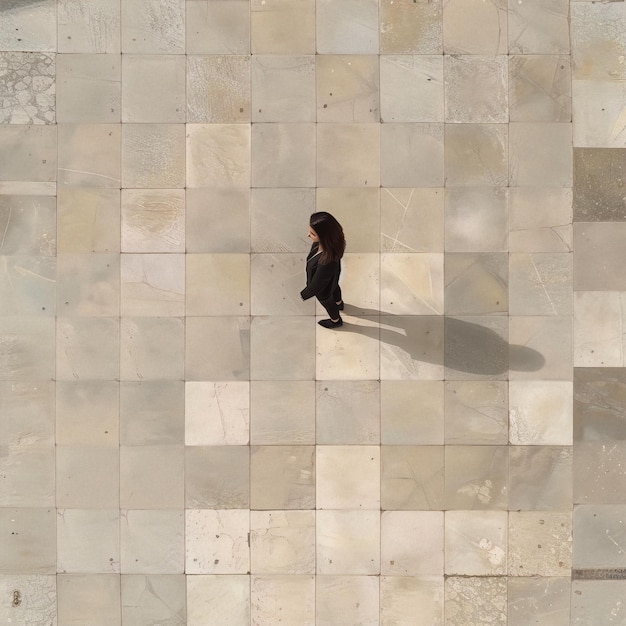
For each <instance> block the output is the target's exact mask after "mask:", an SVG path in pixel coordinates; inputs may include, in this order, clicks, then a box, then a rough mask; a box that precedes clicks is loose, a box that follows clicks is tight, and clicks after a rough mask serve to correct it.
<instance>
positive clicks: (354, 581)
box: [315, 576, 379, 626]
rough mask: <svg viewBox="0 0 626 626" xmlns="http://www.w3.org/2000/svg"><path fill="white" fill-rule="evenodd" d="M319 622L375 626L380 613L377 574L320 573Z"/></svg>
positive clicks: (320, 625)
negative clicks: (343, 574) (341, 574)
mask: <svg viewBox="0 0 626 626" xmlns="http://www.w3.org/2000/svg"><path fill="white" fill-rule="evenodd" d="M315 597H316V606H315V609H316V622H315V623H316V624H317V626H339V624H346V623H347V624H359V625H360V626H374V625H375V624H378V623H379V622H378V616H379V584H378V577H376V576H318V577H317V578H316V579H315Z"/></svg>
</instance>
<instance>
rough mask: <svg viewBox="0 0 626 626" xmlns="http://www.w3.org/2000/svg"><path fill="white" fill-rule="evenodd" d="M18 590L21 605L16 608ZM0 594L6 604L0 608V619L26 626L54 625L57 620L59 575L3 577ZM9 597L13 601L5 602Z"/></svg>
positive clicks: (0, 579)
mask: <svg viewBox="0 0 626 626" xmlns="http://www.w3.org/2000/svg"><path fill="white" fill-rule="evenodd" d="M16 588H17V589H19V590H20V591H21V593H22V598H21V600H22V602H21V604H20V605H19V606H17V607H16V606H13V602H12V599H13V591H15V590H16ZM0 593H1V594H2V595H3V596H4V598H5V602H4V603H3V604H2V606H0V619H1V620H3V621H5V622H6V623H8V624H10V623H11V622H10V621H9V620H13V619H20V620H22V621H24V623H28V621H29V620H30V621H31V622H32V623H33V624H37V623H40V624H45V623H46V622H47V623H49V624H54V623H55V620H56V618H57V579H56V576H42V575H39V574H1V575H0ZM7 598H10V599H11V600H10V601H8V600H6V599H7Z"/></svg>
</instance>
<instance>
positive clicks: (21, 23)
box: [0, 0, 57, 52]
mask: <svg viewBox="0 0 626 626" xmlns="http://www.w3.org/2000/svg"><path fill="white" fill-rule="evenodd" d="M6 9H7V10H6V11H4V13H5V15H4V19H3V20H2V26H1V27H0V46H1V47H2V49H4V50H49V51H51V52H53V51H55V50H56V45H57V33H56V28H55V27H54V25H55V22H56V3H55V2H54V0H43V2H40V3H37V4H36V5H35V6H31V5H23V4H21V3H20V4H17V5H9V6H7V7H6Z"/></svg>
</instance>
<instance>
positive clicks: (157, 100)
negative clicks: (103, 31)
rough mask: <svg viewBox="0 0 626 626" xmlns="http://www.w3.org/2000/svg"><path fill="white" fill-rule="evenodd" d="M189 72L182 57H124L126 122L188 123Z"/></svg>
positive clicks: (123, 83)
mask: <svg viewBox="0 0 626 626" xmlns="http://www.w3.org/2000/svg"><path fill="white" fill-rule="evenodd" d="M185 69H186V61H185V57H184V56H182V55H180V54H124V55H123V57H122V122H153V123H162V124H163V123H168V122H169V123H181V122H185V121H186V110H185Z"/></svg>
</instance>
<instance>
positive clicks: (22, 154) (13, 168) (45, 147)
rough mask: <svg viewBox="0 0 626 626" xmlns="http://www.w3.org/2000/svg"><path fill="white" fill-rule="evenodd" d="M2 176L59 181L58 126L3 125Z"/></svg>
mask: <svg viewBox="0 0 626 626" xmlns="http://www.w3.org/2000/svg"><path fill="white" fill-rule="evenodd" d="M0 145H1V146H2V149H1V150H0V179H2V180H3V181H32V182H35V181H38V182H49V181H56V177H57V126H55V125H46V126H30V125H21V124H15V125H3V126H0Z"/></svg>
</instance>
